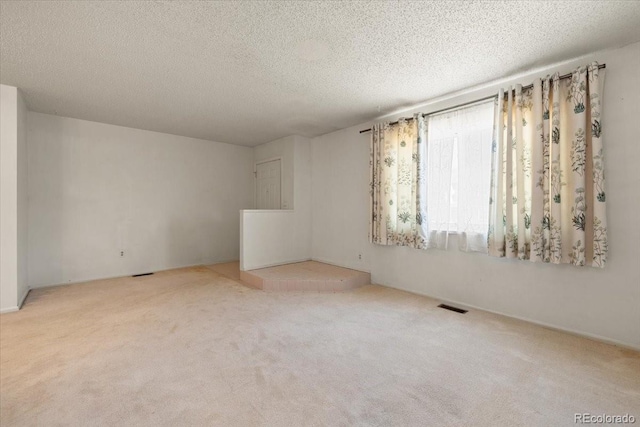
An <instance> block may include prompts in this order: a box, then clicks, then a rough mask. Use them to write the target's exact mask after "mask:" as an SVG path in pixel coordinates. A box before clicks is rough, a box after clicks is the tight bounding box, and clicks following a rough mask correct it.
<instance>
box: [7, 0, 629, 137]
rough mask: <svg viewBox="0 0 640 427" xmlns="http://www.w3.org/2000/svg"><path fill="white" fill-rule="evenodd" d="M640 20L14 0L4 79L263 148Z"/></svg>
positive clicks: (512, 8) (620, 33)
mask: <svg viewBox="0 0 640 427" xmlns="http://www.w3.org/2000/svg"><path fill="white" fill-rule="evenodd" d="M638 22H640V2H630V1H593V2H587V3H585V2H579V1H566V2H532V1H505V2H498V1H496V2H471V1H469V2H454V1H434V2H406V1H388V2H328V1H319V2H294V1H290V2H278V1H266V2H189V3H187V2H91V1H86V2H66V1H50V2H27V1H21V2H2V5H1V10H0V31H1V33H0V36H1V39H0V47H1V49H0V54H1V57H0V59H1V66H0V80H1V82H2V83H4V84H7V85H12V86H17V87H19V88H21V89H22V91H23V93H24V96H25V100H26V103H27V105H28V107H29V109H30V110H32V111H37V112H42V113H48V114H58V115H61V116H68V117H74V118H79V119H85V120H93V121H98V122H104V123H110V124H116V125H121V126H129V127H134V128H140V129H148V130H154V131H159V132H166V133H172V134H178V135H184V136H190V137H195V138H202V139H208V140H215V141H220V142H228V143H233V144H242V145H249V146H254V145H258V144H261V143H264V142H268V141H271V140H274V139H277V138H280V137H284V136H287V135H291V134H298V135H303V136H307V137H311V136H316V135H320V134H323V133H327V132H330V131H332V130H336V129H339V128H344V127H348V126H352V125H355V124H358V123H362V122H364V121H367V120H369V119H372V118H374V117H377V116H380V115H381V114H384V113H385V112H391V111H394V110H396V109H398V108H402V107H406V106H410V105H414V104H417V103H419V102H422V101H425V100H428V99H430V98H433V97H436V96H440V95H443V94H446V93H449V92H452V91H456V90H460V89H464V88H466V87H470V86H473V85H476V84H479V83H483V82H486V81H490V80H493V79H496V78H500V77H503V76H508V75H511V74H514V73H516V72H518V71H522V70H526V69H530V68H532V67H537V66H543V65H548V64H551V63H554V62H557V61H561V60H565V59H570V58H574V57H577V56H580V55H583V54H586V53H590V52H594V51H597V50H600V49H604V48H608V47H614V46H621V45H624V44H628V43H631V42H634V41H637V40H640V31H638V26H637V23H638ZM378 106H380V111H381V112H380V113H379V112H378Z"/></svg>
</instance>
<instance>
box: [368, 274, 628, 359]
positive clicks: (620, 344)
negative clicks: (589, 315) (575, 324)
mask: <svg viewBox="0 0 640 427" xmlns="http://www.w3.org/2000/svg"><path fill="white" fill-rule="evenodd" d="M379 286H384V287H387V288H393V289H398V290H400V291H405V292H409V293H411V294H415V295H421V296H424V297H428V298H431V299H435V300H438V301H442V302H444V303H448V304H451V305H454V306H459V307H461V308H467V309H473V310H478V311H484V312H487V313H492V314H497V315H499V316H504V317H509V318H511V319H516V320H521V321H523V322H527V323H531V324H533V325H538V326H541V327H543V328H547V329H551V330H554V331H558V332H564V333H567V334H571V335H574V336H578V337H582V338H588V339H590V340H594V341H599V342H602V343H605V344H611V345H615V346H618V347H622V348H627V349H630V350H635V351H640V346H636V345H633V344H629V343H625V342H622V341H618V340H614V339H611V338H607V337H603V336H600V335H597V334H591V333H588V332H582V331H576V330H574V329H569V328H564V327H561V326H556V325H552V324H549V323H545V322H540V321H538V320H534V319H530V318H527V317H521V316H515V315H513V314H506V313H503V312H500V311H496V310H491V309H488V308H483V307H478V306H475V305H473V304H467V303H465V302H461V301H456V300H451V299H447V298H440V297H437V296H433V295H428V294H426V293H424V292H419V291H414V290H409V289H404V288H400V287H397V286H390V285H383V284H379Z"/></svg>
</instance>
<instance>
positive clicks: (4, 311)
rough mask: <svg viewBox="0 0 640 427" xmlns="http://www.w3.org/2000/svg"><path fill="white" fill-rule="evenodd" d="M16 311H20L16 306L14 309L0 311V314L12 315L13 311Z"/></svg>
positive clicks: (8, 308)
mask: <svg viewBox="0 0 640 427" xmlns="http://www.w3.org/2000/svg"><path fill="white" fill-rule="evenodd" d="M18 310H20V309H19V308H18V306H17V305H16V306H14V307H7V308H3V309H0V314H5V313H13V312H14V311H18Z"/></svg>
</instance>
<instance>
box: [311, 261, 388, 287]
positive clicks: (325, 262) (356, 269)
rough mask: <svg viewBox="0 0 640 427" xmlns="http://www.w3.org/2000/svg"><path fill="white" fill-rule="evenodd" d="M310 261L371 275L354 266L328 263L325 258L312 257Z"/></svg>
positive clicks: (366, 270) (367, 271) (368, 270)
mask: <svg viewBox="0 0 640 427" xmlns="http://www.w3.org/2000/svg"><path fill="white" fill-rule="evenodd" d="M311 261H316V262H321V263H323V264H329V265H333V266H336V267H342V268H348V269H349V270H355V271H360V272H362V273H369V274H371V270H370V269H366V268H361V267H359V268H356V267H354V266H351V265H348V264H345V263H340V262H335V261H330V260H328V259H325V258H318V257H312V258H311ZM381 286H382V285H381Z"/></svg>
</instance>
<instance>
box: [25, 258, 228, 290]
mask: <svg viewBox="0 0 640 427" xmlns="http://www.w3.org/2000/svg"><path fill="white" fill-rule="evenodd" d="M232 261H237V259H235V260H230V261H218V260H216V261H215V263H216V264H222V263H225V262H232ZM204 265H213V263H206V264H203V263H197V264H188V265H180V266H177V267H169V268H160V269H157V270H155V269H151V270H147V271H138V272H132V273H125V274H119V275H117V276H102V277H94V278H91V279H82V280H71V281H68V282H63V283H53V284H50V285H36V286H31V287H30V288H29V290H31V289H43V288H53V287H56V286H65V285H76V284H78V283H88V282H95V281H96V280H109V279H119V278H121V277H128V276H132V275H134V274H138V273H151V272H153V273H161V272H163V271H170V270H177V269H180V268H189V267H201V266H204Z"/></svg>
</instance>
